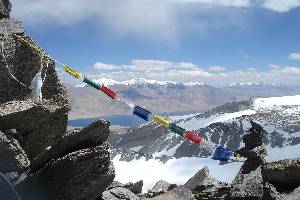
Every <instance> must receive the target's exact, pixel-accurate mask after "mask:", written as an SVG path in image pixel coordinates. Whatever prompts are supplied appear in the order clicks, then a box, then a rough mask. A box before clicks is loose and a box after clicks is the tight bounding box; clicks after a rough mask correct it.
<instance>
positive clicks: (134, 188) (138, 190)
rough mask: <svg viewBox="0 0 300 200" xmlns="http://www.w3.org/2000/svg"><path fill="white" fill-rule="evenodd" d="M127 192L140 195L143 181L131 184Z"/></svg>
mask: <svg viewBox="0 0 300 200" xmlns="http://www.w3.org/2000/svg"><path fill="white" fill-rule="evenodd" d="M129 190H130V191H131V192H133V193H134V194H141V193H142V190H143V181H142V180H140V181H138V182H136V183H134V184H132V186H131V187H130V188H129Z"/></svg>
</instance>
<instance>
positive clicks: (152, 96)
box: [68, 78, 300, 119]
mask: <svg viewBox="0 0 300 200" xmlns="http://www.w3.org/2000/svg"><path fill="white" fill-rule="evenodd" d="M95 81H96V82H98V83H99V84H105V85H108V86H110V87H111V88H112V89H113V90H115V91H117V92H118V93H119V94H120V95H123V96H125V97H127V98H129V99H131V100H132V101H133V102H134V103H135V104H136V105H141V106H143V107H145V108H147V109H149V110H151V111H154V112H158V113H178V112H181V113H195V112H204V111H208V110H209V109H212V108H215V107H217V106H220V105H223V104H225V103H230V102H236V101H243V100H247V99H249V98H255V97H271V96H284V95H296V94H300V86H281V85H276V84H263V83H246V84H243V83H235V84H231V85H230V86H226V87H223V88H217V87H213V86H209V85H206V84H203V83H199V82H190V83H176V82H171V81H156V80H146V79H142V78H140V79H138V78H135V79H132V80H128V81H123V82H118V81H114V80H112V79H96V80H95ZM68 91H69V95H70V102H71V107H72V110H71V112H70V119H79V118H92V117H98V116H103V115H124V114H125V115H127V114H131V113H130V112H129V111H128V110H126V109H124V108H121V107H119V106H117V104H115V103H114V102H113V101H112V100H110V99H109V98H107V97H106V96H105V95H104V94H102V93H101V92H97V91H96V90H95V89H93V88H90V87H89V86H87V85H85V84H81V85H77V86H75V87H74V86H68Z"/></svg>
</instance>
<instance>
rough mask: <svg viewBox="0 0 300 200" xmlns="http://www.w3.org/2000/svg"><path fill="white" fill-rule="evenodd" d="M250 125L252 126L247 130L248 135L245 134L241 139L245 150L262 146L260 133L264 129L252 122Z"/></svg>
mask: <svg viewBox="0 0 300 200" xmlns="http://www.w3.org/2000/svg"><path fill="white" fill-rule="evenodd" d="M250 123H251V126H252V127H251V128H250V130H249V132H250V134H247V135H245V136H244V137H243V142H244V143H245V148H246V149H248V150H249V149H253V148H254V147H258V146H261V145H262V144H263V136H262V132H263V131H264V129H263V128H262V127H261V126H260V125H259V124H257V123H255V122H254V121H250Z"/></svg>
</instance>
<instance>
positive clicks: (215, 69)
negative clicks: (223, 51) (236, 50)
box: [208, 66, 226, 72]
mask: <svg viewBox="0 0 300 200" xmlns="http://www.w3.org/2000/svg"><path fill="white" fill-rule="evenodd" d="M208 69H209V70H210V71H216V72H217V71H225V70H226V69H225V67H221V66H210V67H208Z"/></svg>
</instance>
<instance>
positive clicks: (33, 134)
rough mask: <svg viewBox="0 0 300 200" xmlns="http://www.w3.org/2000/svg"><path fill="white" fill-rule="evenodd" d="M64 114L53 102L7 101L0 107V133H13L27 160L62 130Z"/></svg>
mask: <svg viewBox="0 0 300 200" xmlns="http://www.w3.org/2000/svg"><path fill="white" fill-rule="evenodd" d="M66 112H67V110H66V108H65V107H62V106H60V105H57V104H56V103H55V102H54V101H53V100H43V101H39V102H33V101H30V100H28V101H11V102H8V103H4V104H0V130H2V131H5V130H10V129H16V130H17V132H18V133H20V134H21V135H22V138H20V139H19V142H20V144H21V146H22V148H23V149H24V150H25V152H26V154H27V156H28V157H29V159H31V160H32V159H33V158H34V157H36V156H37V155H38V154H39V153H41V152H42V151H43V150H44V149H45V148H47V147H48V146H50V145H51V144H52V143H53V142H55V141H57V140H58V139H59V137H61V136H62V134H63V133H64V132H65V130H66V126H67V114H66Z"/></svg>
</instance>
